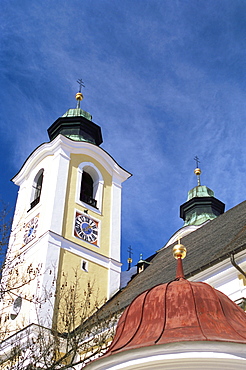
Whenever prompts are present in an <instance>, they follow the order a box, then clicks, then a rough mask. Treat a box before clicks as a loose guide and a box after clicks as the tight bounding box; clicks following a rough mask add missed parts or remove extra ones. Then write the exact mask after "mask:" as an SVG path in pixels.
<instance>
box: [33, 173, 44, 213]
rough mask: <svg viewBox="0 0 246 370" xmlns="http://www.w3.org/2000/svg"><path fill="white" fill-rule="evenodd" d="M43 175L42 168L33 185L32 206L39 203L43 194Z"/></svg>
mask: <svg viewBox="0 0 246 370" xmlns="http://www.w3.org/2000/svg"><path fill="white" fill-rule="evenodd" d="M43 177H44V170H43V169H41V170H40V171H38V173H37V175H36V176H35V178H34V181H33V185H32V188H33V189H32V198H31V199H32V200H31V207H30V209H32V208H33V207H35V206H36V204H38V203H39V201H40V195H41V190H42V184H43Z"/></svg>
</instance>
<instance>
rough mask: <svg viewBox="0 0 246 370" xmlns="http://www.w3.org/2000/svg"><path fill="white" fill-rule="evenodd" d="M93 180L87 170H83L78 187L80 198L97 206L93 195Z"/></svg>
mask: <svg viewBox="0 0 246 370" xmlns="http://www.w3.org/2000/svg"><path fill="white" fill-rule="evenodd" d="M93 190H94V181H93V179H92V177H91V175H90V174H89V173H88V172H85V171H83V174H82V181H81V188H80V200H81V201H82V202H85V203H87V204H89V205H91V206H92V207H96V206H97V201H96V199H94V196H93Z"/></svg>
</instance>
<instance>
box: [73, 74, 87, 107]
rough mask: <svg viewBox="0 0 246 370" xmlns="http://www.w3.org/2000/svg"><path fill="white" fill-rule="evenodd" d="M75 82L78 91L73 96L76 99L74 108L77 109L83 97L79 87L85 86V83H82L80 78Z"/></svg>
mask: <svg viewBox="0 0 246 370" xmlns="http://www.w3.org/2000/svg"><path fill="white" fill-rule="evenodd" d="M77 82H78V84H79V92H78V93H77V94H76V96H75V97H76V100H77V107H76V108H77V109H79V108H80V102H81V100H82V99H83V94H82V92H81V89H82V87H85V85H84V82H83V80H82V79H81V78H80V79H79V80H77Z"/></svg>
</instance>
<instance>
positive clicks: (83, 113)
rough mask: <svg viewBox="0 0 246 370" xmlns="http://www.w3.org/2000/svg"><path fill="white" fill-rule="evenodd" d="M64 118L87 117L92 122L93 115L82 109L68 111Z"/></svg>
mask: <svg viewBox="0 0 246 370" xmlns="http://www.w3.org/2000/svg"><path fill="white" fill-rule="evenodd" d="M62 117H85V118H86V119H88V120H89V121H91V120H92V115H91V114H90V113H88V112H86V111H85V110H83V109H81V108H75V109H68V110H67V111H66V113H65V114H63V116H62Z"/></svg>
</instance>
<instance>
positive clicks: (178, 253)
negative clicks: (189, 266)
mask: <svg viewBox="0 0 246 370" xmlns="http://www.w3.org/2000/svg"><path fill="white" fill-rule="evenodd" d="M185 256H186V248H185V246H184V245H183V244H180V243H178V244H176V245H175V246H174V247H173V257H174V258H176V260H177V259H178V258H181V259H184V258H185Z"/></svg>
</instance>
